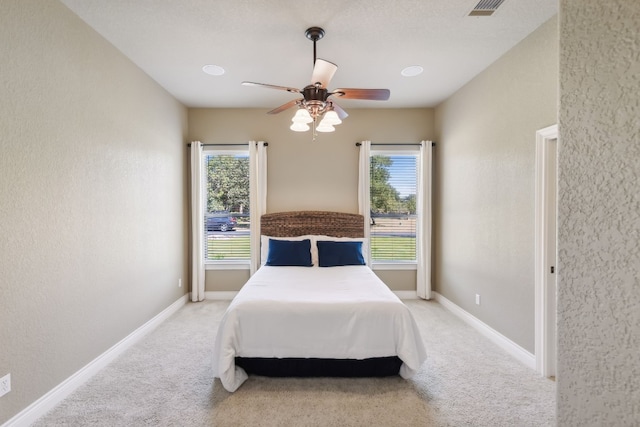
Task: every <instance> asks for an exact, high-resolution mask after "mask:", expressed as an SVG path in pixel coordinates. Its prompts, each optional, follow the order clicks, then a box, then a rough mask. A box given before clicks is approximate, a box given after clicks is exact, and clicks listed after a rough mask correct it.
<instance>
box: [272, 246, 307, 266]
mask: <svg viewBox="0 0 640 427" xmlns="http://www.w3.org/2000/svg"><path fill="white" fill-rule="evenodd" d="M267 265H272V266H278V267H284V266H294V267H311V266H313V264H312V263H311V240H309V239H305V240H274V239H269V256H268V257H267Z"/></svg>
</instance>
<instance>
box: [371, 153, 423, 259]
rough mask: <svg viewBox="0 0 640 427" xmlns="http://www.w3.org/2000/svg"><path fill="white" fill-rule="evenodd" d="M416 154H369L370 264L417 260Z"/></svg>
mask: <svg viewBox="0 0 640 427" xmlns="http://www.w3.org/2000/svg"><path fill="white" fill-rule="evenodd" d="M418 161H419V153H418V152H416V151H395V150H394V151H389V150H384V151H383V150H374V149H372V150H371V158H370V164H369V168H370V183H369V185H370V196H369V203H370V209H371V231H370V250H371V262H372V263H373V264H387V263H389V264H395V265H398V264H410V265H415V264H416V260H417V256H416V254H417V249H416V227H417V226H418V224H420V219H419V217H418V210H417V209H416V196H417V191H418V167H419V163H418Z"/></svg>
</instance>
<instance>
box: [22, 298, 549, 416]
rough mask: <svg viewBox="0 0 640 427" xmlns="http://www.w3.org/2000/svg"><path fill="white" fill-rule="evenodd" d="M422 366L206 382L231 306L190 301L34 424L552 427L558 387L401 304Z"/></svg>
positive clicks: (444, 318)
mask: <svg viewBox="0 0 640 427" xmlns="http://www.w3.org/2000/svg"><path fill="white" fill-rule="evenodd" d="M405 302H406V304H407V305H408V306H409V308H410V309H411V311H412V313H413V315H414V316H415V318H416V321H417V322H418V325H419V326H420V330H421V332H422V337H423V339H424V341H425V345H426V348H427V353H428V359H427V361H426V362H425V363H424V364H423V365H422V368H421V370H420V372H419V373H418V374H417V375H416V376H415V377H414V378H412V379H411V380H403V379H402V378H400V377H390V378H362V379H349V378H302V379H299V378H266V377H258V376H251V377H249V379H248V380H247V381H246V382H245V383H244V384H243V385H242V386H241V387H240V388H239V389H238V390H237V391H236V392H235V393H229V392H227V391H226V390H224V389H223V388H222V385H221V384H220V380H218V379H215V380H214V379H213V378H212V369H211V360H212V347H213V342H214V337H215V334H216V330H217V325H218V323H219V321H220V318H221V317H222V314H223V312H224V310H225V309H226V307H227V305H228V302H221V301H205V302H201V303H188V304H187V305H186V306H185V307H183V308H181V309H180V310H179V311H178V312H177V313H175V314H174V315H173V316H171V317H170V318H169V319H168V320H167V321H165V322H164V323H163V324H161V325H160V326H159V327H158V328H157V329H155V330H154V331H153V332H151V333H150V334H149V335H147V336H146V337H145V338H144V339H143V340H142V341H141V342H139V343H138V344H136V345H135V346H134V347H132V348H131V349H129V350H128V351H127V352H125V353H124V354H123V355H122V356H120V357H119V358H118V359H116V360H115V361H114V362H112V363H111V364H110V365H109V366H107V367H106V368H105V369H103V370H102V371H101V372H99V373H98V374H96V375H95V376H94V377H93V378H92V379H91V380H90V381H89V382H88V383H87V384H85V385H84V386H82V387H80V388H79V389H78V390H77V391H76V392H74V393H73V394H72V395H71V396H69V397H68V398H67V399H65V400H64V401H63V402H61V403H60V404H59V405H58V406H57V407H56V408H54V409H53V410H51V411H50V412H49V413H48V414H46V415H45V416H44V417H42V418H41V419H40V420H38V421H37V422H36V423H35V424H34V426H37V427H42V426H47V427H49V426H109V427H115V426H296V427H298V426H369V427H372V426H455V427H458V426H487V427H488V426H491V427H499V426H509V427H516V426H517V427H524V426H536V427H539V426H552V425H555V383H554V382H553V381H550V380H547V379H544V378H541V377H539V376H538V375H537V374H536V373H535V372H534V371H532V370H531V369H529V368H527V367H526V366H524V365H522V364H521V363H520V362H518V361H517V360H515V359H513V358H512V357H511V356H509V355H508V354H507V353H506V352H504V351H503V350H502V349H500V348H498V347H496V346H495V345H494V344H493V343H492V342H490V341H489V340H488V339H486V338H485V337H483V336H482V335H480V334H479V333H477V332H476V331H475V330H474V329H473V328H471V327H469V326H468V325H466V324H465V323H463V322H462V321H461V320H459V319H458V318H457V317H455V316H454V315H453V314H451V313H450V312H448V311H447V310H446V309H444V308H443V307H442V306H441V305H439V304H438V303H436V302H430V301H419V300H409V301H405Z"/></svg>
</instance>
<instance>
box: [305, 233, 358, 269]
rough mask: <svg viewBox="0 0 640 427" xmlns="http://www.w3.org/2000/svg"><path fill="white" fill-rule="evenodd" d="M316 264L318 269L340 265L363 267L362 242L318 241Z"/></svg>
mask: <svg viewBox="0 0 640 427" xmlns="http://www.w3.org/2000/svg"><path fill="white" fill-rule="evenodd" d="M317 244H318V264H319V265H320V267H337V266H341V265H365V262H364V257H363V256H362V242H333V241H329V240H318V242H317Z"/></svg>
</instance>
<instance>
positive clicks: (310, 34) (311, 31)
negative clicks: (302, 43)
mask: <svg viewBox="0 0 640 427" xmlns="http://www.w3.org/2000/svg"><path fill="white" fill-rule="evenodd" d="M304 35H305V36H307V38H308V39H309V40H311V41H313V65H314V66H315V65H316V42H317V41H318V40H320V39H321V38H323V37H324V30H323V29H322V28H320V27H311V28H307V31H305V32H304Z"/></svg>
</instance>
